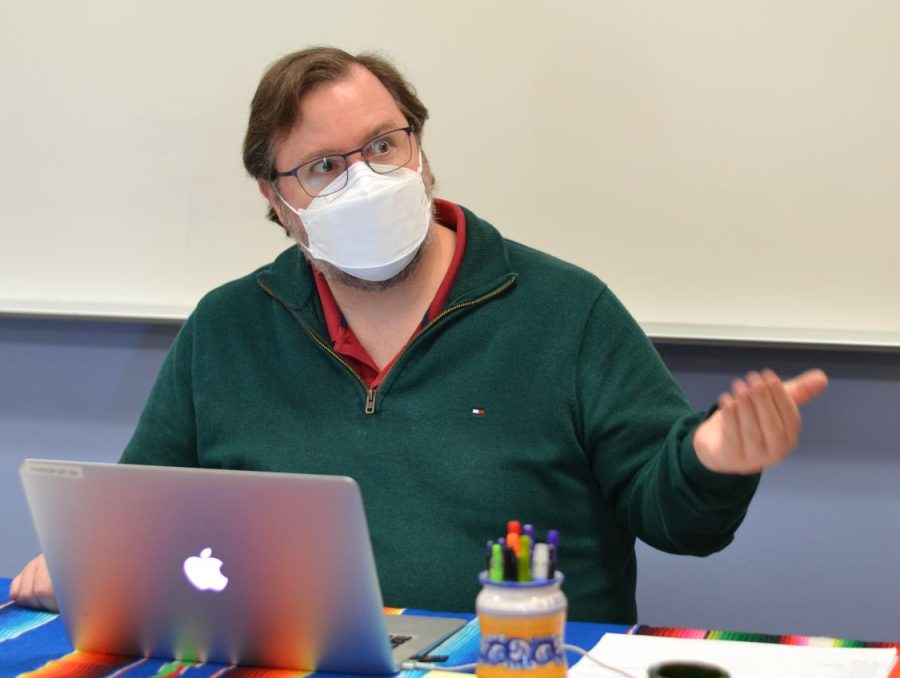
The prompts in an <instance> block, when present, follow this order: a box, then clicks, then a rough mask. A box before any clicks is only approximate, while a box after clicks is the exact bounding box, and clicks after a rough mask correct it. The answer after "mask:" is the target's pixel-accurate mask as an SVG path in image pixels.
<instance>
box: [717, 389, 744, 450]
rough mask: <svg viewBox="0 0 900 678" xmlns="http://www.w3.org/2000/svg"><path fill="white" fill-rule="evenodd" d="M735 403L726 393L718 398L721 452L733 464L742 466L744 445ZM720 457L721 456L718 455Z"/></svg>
mask: <svg viewBox="0 0 900 678" xmlns="http://www.w3.org/2000/svg"><path fill="white" fill-rule="evenodd" d="M737 408H738V404H737V401H736V400H735V399H734V397H733V396H731V395H730V394H728V393H723V394H722V395H721V396H720V397H719V411H720V412H721V413H722V435H721V444H722V448H721V449H722V451H723V452H724V453H725V454H726V455H727V456H728V457H730V458H731V459H734V460H735V462H736V463H737V464H738V465H740V466H743V465H744V445H743V442H742V440H741V422H740V420H739V419H738V412H737ZM720 456H721V455H720Z"/></svg>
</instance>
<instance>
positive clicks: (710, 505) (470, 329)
mask: <svg viewBox="0 0 900 678" xmlns="http://www.w3.org/2000/svg"><path fill="white" fill-rule="evenodd" d="M464 213H465V216H466V224H467V242H466V252H465V257H464V259H463V263H462V267H461V269H460V271H459V273H458V275H457V278H456V281H455V283H454V285H453V288H452V290H451V292H450V297H449V301H448V304H447V307H446V308H445V310H444V311H443V313H441V314H440V315H439V316H438V317H437V318H436V319H435V320H434V321H433V322H430V323H429V324H428V325H427V326H425V328H424V329H423V330H422V331H421V332H420V333H419V335H418V336H417V337H416V338H415V339H414V340H413V342H412V343H411V344H410V345H409V346H408V348H407V349H406V350H405V351H404V353H403V355H402V356H401V357H400V358H399V359H398V360H397V362H396V364H395V365H394V367H393V368H392V369H391V371H390V373H389V374H388V375H387V377H386V378H385V379H384V381H383V382H382V384H381V386H379V387H378V388H377V390H375V391H368V390H367V388H366V386H365V385H364V383H363V382H362V380H361V379H360V378H359V377H358V376H357V375H356V374H355V373H354V372H353V371H352V370H351V369H350V368H349V367H348V366H347V365H346V364H345V363H343V362H342V361H341V360H340V358H339V357H338V356H337V355H336V354H335V353H333V351H332V350H331V344H330V341H329V339H328V332H327V329H326V326H325V320H324V318H323V315H322V308H321V305H320V302H319V297H318V294H317V291H316V287H315V284H314V282H313V279H312V276H311V272H310V269H309V267H308V265H307V264H306V263H305V261H304V260H303V258H302V256H301V254H300V253H299V251H298V250H297V248H296V247H292V248H290V249H289V250H287V251H285V252H284V253H283V254H281V255H280V256H279V257H278V258H277V259H276V260H275V261H274V262H273V263H272V264H270V265H268V266H265V267H263V268H261V269H259V270H258V271H256V272H254V273H252V274H251V275H249V276H246V277H244V278H241V279H239V280H236V281H233V282H231V283H228V284H226V285H223V286H222V287H220V288H218V289H216V290H213V291H212V292H211V293H209V294H208V295H207V296H206V297H204V298H203V299H202V300H201V302H200V303H199V305H198V306H197V309H196V310H195V311H194V313H193V314H192V315H191V317H190V318H188V320H187V322H186V323H185V324H184V326H183V327H182V329H181V332H180V333H179V335H178V338H177V339H176V341H175V343H174V345H173V346H172V349H171V351H170V352H169V354H168V356H167V357H166V360H165V362H164V364H163V366H162V369H161V371H160V375H159V377H158V379H157V382H156V384H155V386H154V388H153V391H152V393H151V395H150V398H149V400H148V402H147V405H146V407H145V409H144V412H143V414H142V416H141V419H140V422H139V424H138V427H137V430H136V432H135V434H134V437H133V438H132V440H131V442H130V443H129V445H128V447H127V448H126V450H125V452H124V454H123V456H122V462H125V463H137V464H160V465H172V466H203V467H211V468H230V469H254V470H265V471H288V472H297V473H316V474H336V475H348V476H351V477H353V478H355V479H356V481H357V482H358V483H359V485H360V487H361V489H362V495H363V500H364V503H365V506H366V512H367V516H368V521H369V529H370V533H371V537H372V545H373V549H374V552H375V559H376V562H377V566H378V574H379V577H380V580H381V586H382V592H383V595H384V601H385V604H386V605H390V606H397V607H416V608H424V609H433V610H446V611H472V610H473V608H474V601H475V596H476V594H477V592H478V583H477V573H478V572H479V571H480V570H482V569H484V567H485V542H486V540H487V539H489V538H494V537H496V536H498V535H500V534H502V533H503V531H504V530H505V526H506V521H507V520H510V519H513V518H515V519H519V520H521V521H522V522H523V523H532V524H534V525H535V528H536V530H537V531H538V536H541V535H542V534H543V532H544V531H545V530H547V529H550V528H555V529H558V530H559V531H560V535H561V545H560V550H559V563H558V565H559V569H560V570H562V571H563V572H564V573H565V575H566V582H565V585H564V591H565V592H566V594H567V595H568V598H569V618H570V619H574V620H594V621H608V622H623V623H633V622H635V621H636V617H637V611H636V607H635V597H634V596H635V580H636V563H635V555H634V540H635V536H637V537H640V538H641V539H642V540H644V541H645V542H647V543H648V544H650V545H652V546H655V547H657V548H660V549H663V550H665V551H669V552H673V553H689V554H693V555H705V554H708V553H711V552H714V551H717V550H718V549H721V548H722V547H724V546H725V545H727V544H728V543H729V542H730V541H731V539H732V538H733V533H734V531H735V529H736V528H737V526H738V525H739V524H740V522H741V520H742V519H743V516H744V514H745V512H746V510H747V505H748V503H749V501H750V498H751V497H752V495H753V493H754V491H755V489H756V485H757V482H758V477H756V476H751V477H744V476H724V475H717V474H714V473H712V472H710V471H707V470H706V469H705V468H704V467H703V466H702V465H701V464H700V462H699V461H698V460H697V458H696V455H695V454H694V451H693V448H692V444H691V438H692V433H693V431H694V428H695V427H696V425H697V424H698V422H700V421H701V420H702V419H703V417H704V413H695V412H693V411H692V410H691V408H690V407H689V406H688V404H687V403H686V401H685V399H684V396H683V395H682V393H681V391H680V389H679V388H678V386H677V385H676V383H675V381H674V380H673V378H672V377H671V375H670V374H669V372H668V370H667V369H666V368H665V366H664V365H663V363H662V361H661V360H660V358H659V356H658V355H657V353H656V351H655V350H654V348H653V346H652V345H651V343H650V342H649V341H648V339H647V338H646V337H645V336H644V334H643V333H642V331H641V330H640V328H639V327H638V325H637V324H636V323H635V322H634V320H633V319H632V318H631V316H630V315H629V314H628V312H627V311H626V310H625V309H624V308H623V307H622V305H621V304H620V303H619V301H618V300H617V299H616V297H615V296H614V295H613V293H612V292H611V291H609V290H608V289H607V288H606V286H605V285H604V284H603V283H602V282H600V281H599V280H598V279H597V278H596V277H595V276H593V275H591V274H590V273H587V272H586V271H584V270H581V269H579V268H577V267H575V266H572V265H570V264H567V263H564V262H562V261H559V260H557V259H554V258H552V257H550V256H548V255H546V254H542V253H541V252H538V251H535V250H533V249H530V248H528V247H525V246H523V245H520V244H517V243H514V242H511V241H508V240H505V239H504V238H502V237H501V236H500V234H499V233H498V232H497V231H496V230H495V229H494V228H493V227H492V226H490V225H489V224H487V223H486V222H484V221H482V220H480V219H479V218H478V217H476V216H475V215H473V214H472V213H471V212H468V211H466V210H464ZM479 409H480V410H483V414H475V413H473V410H479ZM298 519H308V517H307V516H304V517H300V516H298Z"/></svg>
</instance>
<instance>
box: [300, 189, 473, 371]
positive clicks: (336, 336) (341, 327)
mask: <svg viewBox="0 0 900 678" xmlns="http://www.w3.org/2000/svg"><path fill="white" fill-rule="evenodd" d="M434 208H435V217H436V218H437V221H438V223H439V224H441V225H442V226H446V227H447V228H451V229H453V230H455V231H456V249H455V250H454V252H453V259H452V260H451V262H450V268H449V269H447V273H446V275H444V279H443V280H442V281H441V285H440V287H438V290H437V294H435V295H434V299H433V300H432V301H431V305H430V306H429V307H428V312H427V313H426V314H425V318H424V319H423V320H422V325H423V326H424V325H425V324H427V323H428V322H429V321H430V320H432V319H434V317H435V316H437V315H438V314H439V313H440V312H441V310H442V309H443V308H444V306H445V305H446V303H447V297H449V296H450V288H451V287H453V281H454V280H456V274H457V273H458V272H459V267H460V266H461V265H462V260H463V253H464V252H465V250H466V217H465V215H464V214H463V211H462V210H461V209H460V208H459V206H458V205H456V204H454V203H452V202H448V201H447V200H441V199H440V198H435V199H434ZM313 277H314V279H315V281H316V288H317V289H318V291H319V300H320V301H321V302H322V311H323V312H324V313H325V324H326V325H327V327H328V337H329V338H330V339H331V345H332V348H333V349H334V350H335V352H336V353H338V354H339V355H340V356H341V357H342V358H343V359H344V360H346V361H347V362H348V363H349V364H350V366H351V367H352V368H353V369H354V370H356V371H357V372H358V373H359V376H361V377H362V378H363V380H364V381H365V382H366V385H367V386H368V387H369V388H375V387H376V386H378V384H380V383H381V381H382V379H384V377H385V376H386V375H387V373H388V371H389V370H390V369H391V367H392V366H393V364H394V362H395V361H396V360H397V358H398V357H399V356H400V353H402V352H403V351H402V350H401V351H400V353H398V354H397V355H396V356H394V358H393V359H392V360H391V361H390V362H389V363H388V364H387V365H385V366H384V369H381V370H379V369H378V366H377V365H376V364H375V361H374V360H372V357H371V356H370V355H369V352H368V351H367V350H366V349H365V348H364V347H363V345H362V344H361V343H359V339H357V338H356V335H355V334H353V330H351V329H350V327H349V326H348V325H347V321H346V320H345V319H344V314H343V313H341V309H340V308H338V305H337V302H336V301H335V300H334V295H333V294H332V293H331V288H329V287H328V282H327V281H326V280H325V276H323V275H322V274H321V273H319V272H318V271H317V270H315V269H313ZM416 332H418V330H416ZM415 334H416V333H413V336H415ZM410 339H412V337H410Z"/></svg>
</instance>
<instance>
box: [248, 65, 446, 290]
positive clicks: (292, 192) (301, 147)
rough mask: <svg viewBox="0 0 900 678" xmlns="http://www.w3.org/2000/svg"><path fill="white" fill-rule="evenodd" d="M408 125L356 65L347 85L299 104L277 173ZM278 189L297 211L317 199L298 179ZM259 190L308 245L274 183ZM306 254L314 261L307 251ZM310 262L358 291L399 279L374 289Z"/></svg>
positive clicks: (415, 158) (414, 165)
mask: <svg viewBox="0 0 900 678" xmlns="http://www.w3.org/2000/svg"><path fill="white" fill-rule="evenodd" d="M408 124H409V122H408V121H407V120H406V118H405V117H404V116H403V113H402V112H401V111H400V108H399V107H398V106H397V104H396V102H395V101H394V99H393V97H392V96H391V94H390V92H388V90H387V89H386V88H385V87H384V85H382V84H381V82H380V81H379V80H378V78H376V77H375V76H374V75H372V73H371V72H369V71H368V70H367V69H365V68H363V67H361V66H355V67H353V68H352V69H351V71H350V73H349V75H348V76H347V78H345V79H344V80H340V81H338V82H333V83H327V84H324V85H321V86H319V87H317V88H316V89H314V90H313V91H312V92H310V93H309V94H307V95H306V96H305V97H304V99H303V100H302V101H301V103H300V109H299V115H298V122H297V124H295V125H294V127H293V128H292V129H291V131H290V133H289V134H288V136H287V138H286V139H285V140H284V141H283V142H282V143H281V144H280V145H279V147H278V149H277V152H276V155H275V168H276V169H277V170H278V171H287V170H290V169H293V168H294V167H297V166H298V165H300V164H303V163H305V162H308V161H310V160H314V159H316V158H319V157H321V156H323V155H328V154H333V153H346V152H347V151H349V150H352V149H354V148H359V147H360V146H363V145H364V144H365V143H366V142H368V141H370V140H372V139H373V138H374V137H376V136H378V135H379V134H382V133H384V132H388V131H390V130H394V129H399V128H402V127H406V126H407V125H408ZM348 162H349V164H353V163H357V162H365V161H364V160H363V158H362V155H360V154H357V155H354V156H351V157H350V158H348ZM407 167H408V168H409V169H411V170H417V169H418V168H419V146H418V142H417V141H416V139H415V137H413V151H412V158H411V159H410V162H409V164H408V165H407ZM426 169H427V168H426ZM429 184H430V177H428V176H426V177H425V186H426V188H430V186H429ZM275 186H276V188H277V190H278V193H280V194H281V197H282V198H284V200H285V201H287V202H288V203H289V204H290V205H291V206H292V207H294V208H297V209H303V208H306V207H308V206H309V204H310V203H311V202H312V200H313V198H312V197H310V196H309V195H308V194H307V193H306V192H305V191H304V190H303V189H302V188H301V186H300V184H299V183H298V182H297V180H296V178H294V177H281V178H279V179H278V180H277V183H276V184H275ZM260 190H261V191H262V192H263V194H264V195H265V196H266V198H267V199H268V201H269V204H271V205H272V208H273V209H274V210H275V212H276V214H277V215H278V218H279V219H280V221H281V223H282V224H283V225H284V226H285V228H287V229H288V231H289V232H290V234H291V235H292V236H293V237H294V238H295V239H296V240H297V241H299V242H300V243H302V244H304V245H308V243H309V241H308V238H307V235H306V231H305V229H304V228H303V223H302V221H301V219H300V217H298V216H297V215H296V214H295V213H294V212H292V211H291V210H289V209H288V208H287V207H286V206H285V205H284V204H283V203H282V202H281V200H279V198H278V195H276V194H275V192H274V191H273V190H272V187H271V185H270V184H268V183H266V182H263V181H261V182H260ZM430 197H431V196H430V190H429V198H430ZM420 251H421V249H420ZM304 254H305V255H306V256H307V258H310V257H309V254H308V253H307V252H306V251H305V250H304ZM417 258H418V257H417ZM311 263H313V265H315V266H316V268H318V269H319V270H320V271H322V273H324V274H325V276H326V277H327V278H329V279H330V280H336V281H338V282H343V283H345V284H353V285H354V286H356V287H365V288H368V289H372V288H373V287H377V288H385V287H389V286H390V285H391V284H393V283H396V282H398V280H397V279H392V280H388V281H384V283H375V284H373V283H369V282H367V281H361V280H359V279H357V278H354V277H352V276H348V275H347V274H345V273H343V272H342V271H340V270H339V269H336V268H334V267H333V266H331V265H330V264H328V263H327V262H322V261H318V260H312V259H311ZM414 264H415V261H414V262H412V263H411V264H410V265H409V266H407V268H406V269H405V270H404V271H403V272H402V273H401V274H400V276H398V278H405V277H406V276H407V275H408V273H409V271H410V270H411V269H412V268H414ZM385 283H387V284H385Z"/></svg>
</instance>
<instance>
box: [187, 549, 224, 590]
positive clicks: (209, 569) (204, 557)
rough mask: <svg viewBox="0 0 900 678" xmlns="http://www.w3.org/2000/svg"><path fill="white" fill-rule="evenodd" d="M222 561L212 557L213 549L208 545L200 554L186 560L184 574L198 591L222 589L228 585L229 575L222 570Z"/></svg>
mask: <svg viewBox="0 0 900 678" xmlns="http://www.w3.org/2000/svg"><path fill="white" fill-rule="evenodd" d="M221 570H222V561H221V560H219V559H218V558H213V557H212V549H211V548H209V547H206V548H205V549H203V550H202V551H200V556H199V557H198V556H191V557H190V558H188V559H187V560H185V561H184V576H185V577H187V580H188V581H189V582H191V585H192V586H193V587H194V588H195V589H197V590H198V591H222V590H223V589H224V588H225V587H226V586H227V585H228V577H226V576H225V575H224V574H222V572H221Z"/></svg>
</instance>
